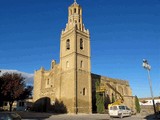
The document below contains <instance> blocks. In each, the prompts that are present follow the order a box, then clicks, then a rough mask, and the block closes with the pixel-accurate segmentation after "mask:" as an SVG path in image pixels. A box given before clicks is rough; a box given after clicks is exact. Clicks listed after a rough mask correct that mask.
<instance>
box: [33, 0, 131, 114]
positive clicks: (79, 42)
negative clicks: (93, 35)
mask: <svg viewBox="0 0 160 120" xmlns="http://www.w3.org/2000/svg"><path fill="white" fill-rule="evenodd" d="M96 82H98V83H99V87H96ZM33 92H34V95H33V100H34V102H36V101H38V100H39V99H42V98H45V97H47V98H49V99H50V104H54V103H55V101H56V100H58V101H61V102H63V104H64V105H65V106H66V109H67V112H68V113H75V114H77V113H92V112H94V111H95V110H96V94H97V93H103V96H108V97H109V99H110V101H111V99H112V98H113V97H114V98H115V99H116V98H117V99H118V98H120V97H121V98H122V97H123V99H124V103H125V104H127V105H128V106H129V107H131V108H133V105H132V104H133V98H132V97H130V96H131V95H132V92H131V88H130V86H129V83H128V81H125V80H119V79H114V78H108V77H105V76H101V75H97V74H94V73H91V54H90V34H89V30H88V29H86V28H85V26H84V24H83V19H82V8H81V6H80V5H79V4H77V2H76V1H75V2H74V3H73V4H72V5H71V6H69V8H68V23H67V24H66V28H65V29H64V30H62V32H61V38H60V63H59V64H57V63H56V61H55V60H53V61H52V62H51V68H50V70H45V69H44V68H43V67H41V68H40V69H39V70H37V71H35V74H34V91H33Z"/></svg>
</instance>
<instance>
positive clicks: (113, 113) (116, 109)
mask: <svg viewBox="0 0 160 120" xmlns="http://www.w3.org/2000/svg"><path fill="white" fill-rule="evenodd" d="M109 115H110V117H120V118H123V117H124V116H131V115H132V112H131V110H130V109H129V108H128V107H127V106H125V105H112V106H110V107H109Z"/></svg>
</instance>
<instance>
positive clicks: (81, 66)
mask: <svg viewBox="0 0 160 120" xmlns="http://www.w3.org/2000/svg"><path fill="white" fill-rule="evenodd" d="M80 68H83V61H82V60H81V63H80Z"/></svg>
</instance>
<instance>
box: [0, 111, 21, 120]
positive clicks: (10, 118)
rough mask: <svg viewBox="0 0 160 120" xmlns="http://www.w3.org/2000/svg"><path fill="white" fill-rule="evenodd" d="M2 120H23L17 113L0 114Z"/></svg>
mask: <svg viewBox="0 0 160 120" xmlns="http://www.w3.org/2000/svg"><path fill="white" fill-rule="evenodd" d="M0 120H21V116H20V115H19V114H17V113H15V112H0Z"/></svg>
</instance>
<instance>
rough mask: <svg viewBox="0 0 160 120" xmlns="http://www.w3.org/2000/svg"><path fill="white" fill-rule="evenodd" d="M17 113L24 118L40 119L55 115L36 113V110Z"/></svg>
mask: <svg viewBox="0 0 160 120" xmlns="http://www.w3.org/2000/svg"><path fill="white" fill-rule="evenodd" d="M17 113H18V114H19V115H20V116H21V117H22V119H38V120H42V119H47V118H49V117H50V116H51V115H53V113H36V112H17Z"/></svg>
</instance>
